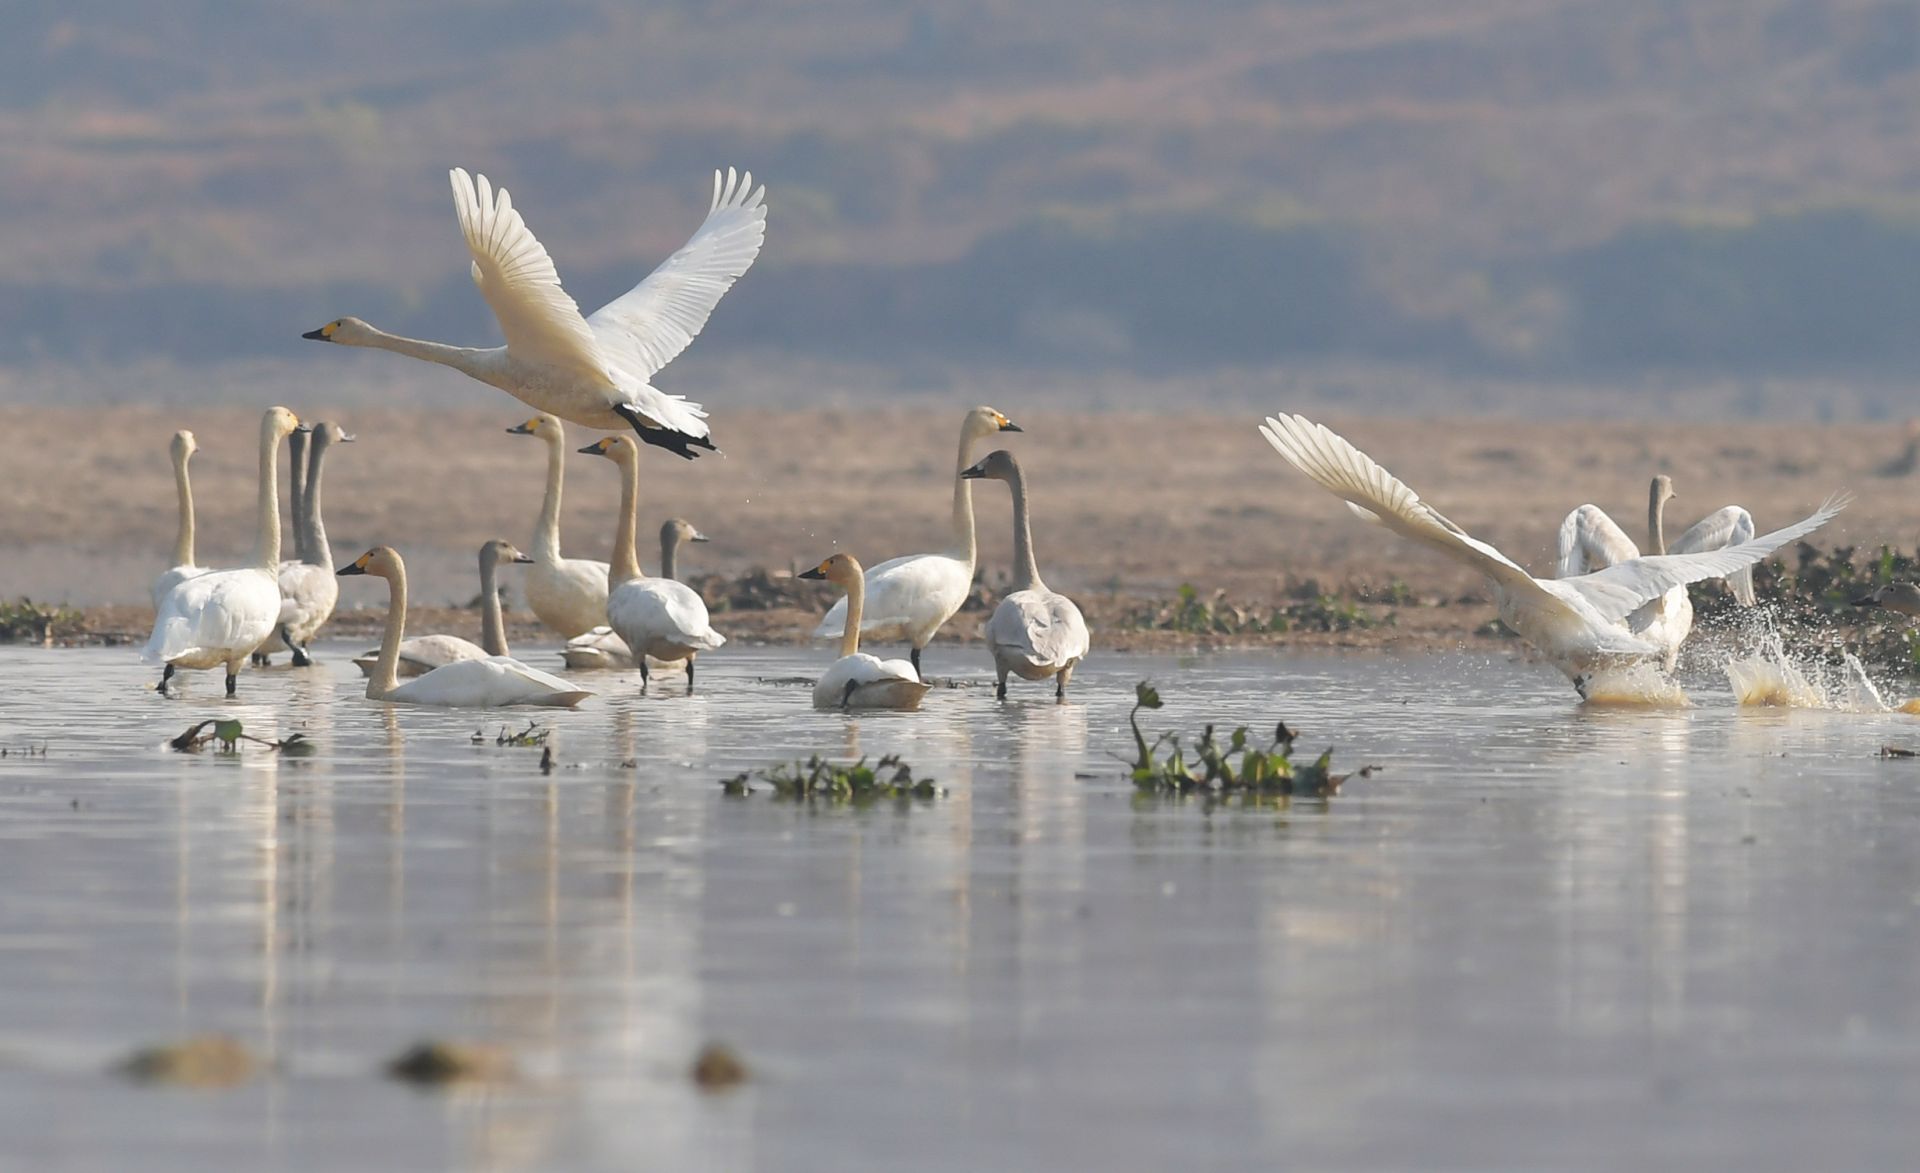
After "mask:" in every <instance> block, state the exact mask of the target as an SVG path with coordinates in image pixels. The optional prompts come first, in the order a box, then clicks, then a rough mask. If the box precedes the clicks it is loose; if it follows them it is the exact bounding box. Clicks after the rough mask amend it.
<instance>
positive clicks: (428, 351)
mask: <svg viewBox="0 0 1920 1173" xmlns="http://www.w3.org/2000/svg"><path fill="white" fill-rule="evenodd" d="M347 345H348V346H370V347H372V348H373V349H375V350H391V351H393V352H394V353H395V354H404V355H406V356H407V357H408V358H417V359H420V360H421V361H423V362H431V363H439V364H440V365H441V366H443V367H452V368H453V369H454V370H456V371H459V372H460V373H462V374H464V375H471V376H472V377H474V378H476V379H478V380H480V381H481V382H483V383H485V382H488V381H489V380H490V378H493V377H498V376H497V368H498V360H497V355H498V348H495V349H492V350H483V349H480V348H477V347H472V346H448V345H447V344H446V343H444V342H428V341H426V340H424V339H420V338H406V337H403V336H401V335H399V334H389V333H387V332H386V331H385V330H376V329H374V328H373V327H372V326H368V327H366V335H365V336H364V337H360V338H357V339H356V340H354V341H352V342H349V343H347Z"/></svg>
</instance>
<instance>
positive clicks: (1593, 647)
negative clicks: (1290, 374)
mask: <svg viewBox="0 0 1920 1173" xmlns="http://www.w3.org/2000/svg"><path fill="white" fill-rule="evenodd" d="M1260 434H1261V435H1263V436H1265V437H1266V438H1267V443H1269V444H1271V445H1273V448H1274V450H1275V451H1276V452H1278V453H1280V455H1282V456H1284V457H1286V459H1287V461H1288V463H1290V464H1292V465H1293V466H1294V467H1295V468H1297V469H1299V470H1300V471H1301V472H1303V473H1305V474H1306V475H1307V476H1308V477H1309V478H1311V479H1312V480H1313V481H1314V482H1315V483H1316V484H1318V485H1319V486H1320V487H1321V488H1323V489H1325V490H1327V491H1328V492H1330V493H1332V494H1333V495H1334V496H1336V497H1339V498H1340V499H1341V500H1343V501H1345V502H1346V503H1347V507H1348V508H1349V509H1351V510H1353V512H1354V513H1355V514H1356V515H1358V516H1359V517H1360V518H1361V519H1362V520H1365V521H1370V522H1374V523H1376V524H1378V525H1384V526H1386V527H1387V528H1388V529H1390V530H1392V531H1393V532H1395V533H1397V534H1399V535H1400V536H1401V537H1403V538H1407V539H1408V540H1410V541H1415V542H1418V543H1420V544H1421V545H1423V546H1427V547H1429V548H1430V549H1434V550H1438V551H1440V552H1441V553H1443V554H1445V555H1447V556H1448V557H1450V558H1453V559H1454V560H1456V561H1458V562H1460V563H1462V564H1464V565H1466V566H1469V567H1472V568H1473V569H1475V570H1478V571H1479V572H1480V573H1482V574H1483V575H1485V576H1486V579H1487V584H1488V586H1489V587H1490V588H1491V590H1492V591H1493V597H1494V602H1495V603H1496V604H1497V605H1498V606H1499V609H1500V618H1501V619H1502V620H1503V621H1504V622H1505V623H1506V625H1507V626H1508V627H1511V628H1513V630H1514V631H1515V632H1517V633H1519V635H1520V638H1522V639H1524V640H1526V641H1527V642H1528V643H1529V644H1531V645H1532V646H1533V647H1534V649H1535V650H1536V651H1538V652H1539V653H1540V654H1541V655H1543V656H1545V657H1546V658H1547V660H1548V661H1549V662H1551V663H1552V664H1553V666H1554V667H1556V668H1558V669H1560V671H1562V672H1564V673H1566V675H1567V677H1568V679H1570V680H1572V681H1573V685H1574V687H1575V688H1576V689H1578V690H1580V693H1581V695H1582V696H1585V695H1586V689H1587V685H1588V684H1589V683H1590V681H1591V679H1592V677H1593V674H1594V673H1595V672H1596V671H1599V670H1601V669H1606V668H1620V667H1627V666H1630V665H1633V664H1636V663H1640V662H1643V661H1647V660H1654V659H1658V658H1660V657H1661V656H1662V655H1663V649H1662V648H1661V647H1660V646H1659V645H1657V644H1654V643H1652V642H1651V641H1649V640H1647V639H1645V638H1643V637H1641V636H1639V635H1635V634H1634V633H1632V632H1630V631H1628V630H1627V629H1626V628H1625V627H1624V626H1622V621H1624V620H1625V619H1626V617H1627V616H1628V615H1631V614H1632V613H1633V612H1634V611H1635V610H1637V609H1639V608H1640V607H1641V606H1642V605H1643V604H1646V603H1649V602H1652V601H1653V600H1654V599H1657V598H1659V597H1660V596H1661V595H1663V594H1665V593H1666V592H1667V591H1670V590H1672V589H1673V588H1674V587H1677V586H1684V585H1685V584H1687V583H1690V582H1698V581H1700V580H1701V579H1706V578H1726V577H1727V576H1729V575H1731V574H1734V573H1735V572H1737V571H1739V570H1741V569H1743V568H1745V567H1749V566H1752V565H1753V564H1754V563H1756V562H1758V561H1760V560H1761V559H1763V558H1765V557H1766V556H1767V555H1768V554H1771V553H1772V552H1773V551H1775V550H1777V549H1779V548H1780V547H1781V546H1784V545H1786V544H1787V543H1788V542H1791V541H1794V540H1795V539H1798V538H1802V537H1805V536H1806V535H1808V534H1810V533H1812V532H1813V531H1814V530H1817V529H1819V528H1820V527H1821V526H1823V525H1825V524H1826V523H1827V522H1829V521H1831V520H1833V518H1834V516H1835V515H1836V514H1838V513H1839V512H1840V511H1841V510H1842V509H1844V508H1845V507H1846V505H1847V503H1848V502H1849V501H1850V500H1852V497H1851V496H1850V495H1848V494H1846V493H1838V494H1835V495H1834V496H1832V497H1829V498H1828V499H1827V501H1826V503H1825V504H1823V505H1822V506H1821V507H1820V509H1819V510H1818V511H1817V512H1815V513H1814V514H1813V516H1811V517H1809V518H1807V519H1806V520H1805V521H1802V522H1800V523H1798V524H1796V525H1790V526H1788V527H1786V528H1785V529H1780V530H1775V531H1774V532H1772V533H1770V534H1765V535H1762V536H1761V537H1758V538H1755V539H1753V540H1752V541H1747V542H1742V543H1740V544H1738V545H1732V546H1728V547H1726V548H1725V549H1721V550H1713V551H1708V552H1704V553H1699V554H1666V555H1649V556H1647V557H1643V558H1631V559H1628V560H1627V561H1625V562H1620V563H1616V564H1615V565H1613V566H1609V567H1607V568H1606V569H1604V570H1598V571H1595V572H1594V573H1592V574H1584V575H1580V576H1578V577H1575V578H1564V579H1539V578H1535V577H1533V576H1532V575H1530V574H1528V573H1527V572H1526V571H1525V570H1522V569H1521V568H1520V567H1519V566H1518V565H1517V564H1515V563H1514V562H1513V561H1512V560H1511V559H1509V558H1508V557H1507V556H1506V555H1504V554H1502V553H1500V551H1498V550H1496V549H1494V548H1493V547H1492V546H1489V545H1488V544H1486V543H1485V542H1482V541H1479V540H1477V539H1475V538H1473V537H1470V536H1469V535H1468V534H1467V533H1466V532H1465V531H1463V530H1462V529H1461V528H1460V527H1459V526H1457V525H1454V524H1453V523H1452V522H1451V521H1448V520H1447V519H1446V518H1445V517H1442V516H1441V515H1440V514H1439V513H1438V512H1437V511H1436V510H1434V509H1433V507H1432V506H1429V505H1428V504H1426V503H1425V502H1424V501H1422V500H1420V498H1419V496H1418V495H1417V494H1415V493H1414V491H1413V490H1412V489H1410V488H1408V487H1407V486H1406V485H1404V484H1401V483H1400V482H1399V481H1398V480H1396V479H1395V478H1394V476H1393V474H1391V473H1389V472H1388V471H1387V470H1386V469H1384V468H1381V467H1380V466H1379V465H1377V464H1375V463H1374V462H1373V461H1372V459H1370V458H1369V457H1368V456H1367V454H1366V453H1364V452H1362V451H1360V450H1359V449H1358V448H1355V447H1354V446H1353V445H1352V444H1349V443H1348V442H1347V441H1346V440H1344V439H1343V438H1341V437H1340V436H1339V435H1338V434H1336V433H1334V432H1333V431H1331V430H1329V429H1328V428H1327V427H1325V426H1324V425H1321V424H1316V423H1314V422H1312V421H1311V420H1308V419H1306V418H1305V417H1303V416H1298V415H1282V416H1278V417H1275V416H1269V417H1268V418H1267V422H1266V423H1265V424H1264V425H1262V426H1261V428H1260Z"/></svg>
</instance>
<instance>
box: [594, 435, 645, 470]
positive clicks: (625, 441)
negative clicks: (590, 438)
mask: <svg viewBox="0 0 1920 1173" xmlns="http://www.w3.org/2000/svg"><path fill="white" fill-rule="evenodd" d="M580 451H581V452H583V453H585V454H587V455H588V456H604V457H606V458H607V459H608V460H611V461H613V462H614V463H615V464H627V463H629V462H630V461H634V460H638V459H639V458H640V446H639V445H638V444H635V443H634V442H633V437H632V436H602V437H601V438H600V439H598V440H595V441H594V442H593V443H591V444H589V445H587V446H586V447H585V448H582V449H580Z"/></svg>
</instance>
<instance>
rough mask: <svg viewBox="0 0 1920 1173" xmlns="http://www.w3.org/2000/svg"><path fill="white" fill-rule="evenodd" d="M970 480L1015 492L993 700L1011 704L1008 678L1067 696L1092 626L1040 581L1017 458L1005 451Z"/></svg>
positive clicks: (996, 633) (993, 644) (995, 633)
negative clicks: (1050, 681)
mask: <svg viewBox="0 0 1920 1173" xmlns="http://www.w3.org/2000/svg"><path fill="white" fill-rule="evenodd" d="M960 475H961V476H963V477H966V478H968V479H969V480H994V481H1005V482H1006V483H1007V488H1008V489H1010V490H1011V491H1012V493H1013V591H1012V593H1011V594H1009V595H1008V596H1007V597H1006V598H1004V599H1001V600H1000V605H999V606H997V607H995V608H994V609H993V615H992V616H991V617H990V618H988V620H987V650H989V651H990V652H992V653H993V667H994V670H995V671H996V672H997V673H999V677H1000V679H999V683H998V685H997V686H996V687H995V689H994V695H995V696H996V697H999V698H1000V699H1001V700H1006V699H1007V673H1008V672H1012V673H1013V674H1014V675H1016V676H1019V677H1020V678H1021V679H1022V680H1045V679H1046V678H1047V677H1049V676H1051V677H1053V678H1054V689H1053V695H1054V696H1055V697H1056V698H1058V699H1061V700H1065V699H1066V696H1067V681H1068V680H1070V679H1072V677H1073V669H1074V667H1075V665H1077V664H1079V663H1080V661H1081V660H1082V659H1084V658H1085V657H1086V654H1087V621H1086V619H1085V618H1083V617H1082V616H1081V614H1080V608H1078V607H1076V606H1074V604H1073V600H1072V599H1069V598H1067V596H1065V595H1063V594H1061V593H1060V592H1059V591H1055V590H1049V589H1048V588H1047V584H1046V583H1044V582H1041V581H1040V568H1039V567H1038V566H1037V565H1035V563H1034V558H1033V528H1032V526H1031V525H1030V524H1029V523H1028V520H1027V480H1026V477H1024V476H1023V475H1021V472H1020V462H1019V461H1017V460H1015V459H1014V458H1013V453H1011V452H1008V451H1006V450H1005V449H1001V450H1000V451H998V452H990V453H988V454H987V458H986V459H985V460H982V461H981V462H980V463H979V464H976V465H974V466H973V467H972V468H969V469H968V470H967V471H965V472H963V473H961V474H960Z"/></svg>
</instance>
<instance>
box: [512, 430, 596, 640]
mask: <svg viewBox="0 0 1920 1173" xmlns="http://www.w3.org/2000/svg"><path fill="white" fill-rule="evenodd" d="M507 433H508V434H509V435H514V436H533V437H535V438H537V439H539V440H541V441H543V442H545V444H546V446H547V492H546V496H544V497H542V498H541V499H540V520H539V521H537V522H535V523H534V526H533V559H534V560H533V569H532V570H529V571H527V606H528V607H530V608H531V609H532V610H533V613H534V614H535V615H536V616H538V617H539V619H540V622H542V623H544V624H546V625H547V626H548V627H551V628H553V630H555V631H557V632H559V633H560V634H561V635H562V636H564V637H566V638H568V639H572V638H573V637H574V636H576V635H580V634H583V633H585V632H588V631H591V630H593V629H594V628H595V627H597V626H599V625H600V624H603V623H605V622H606V621H607V564H606V563H605V562H596V561H594V560H593V559H591V558H567V557H565V556H563V555H562V554H561V553H560V494H561V488H562V486H563V485H564V484H565V481H566V475H567V471H566V459H567V456H566V444H567V429H566V427H565V425H563V424H561V422H560V421H559V420H558V419H555V418H554V417H553V416H551V415H545V414H542V415H537V416H534V417H533V418H532V419H530V420H528V421H527V422H526V423H524V424H515V425H514V426H513V427H511V428H508V429H507Z"/></svg>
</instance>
